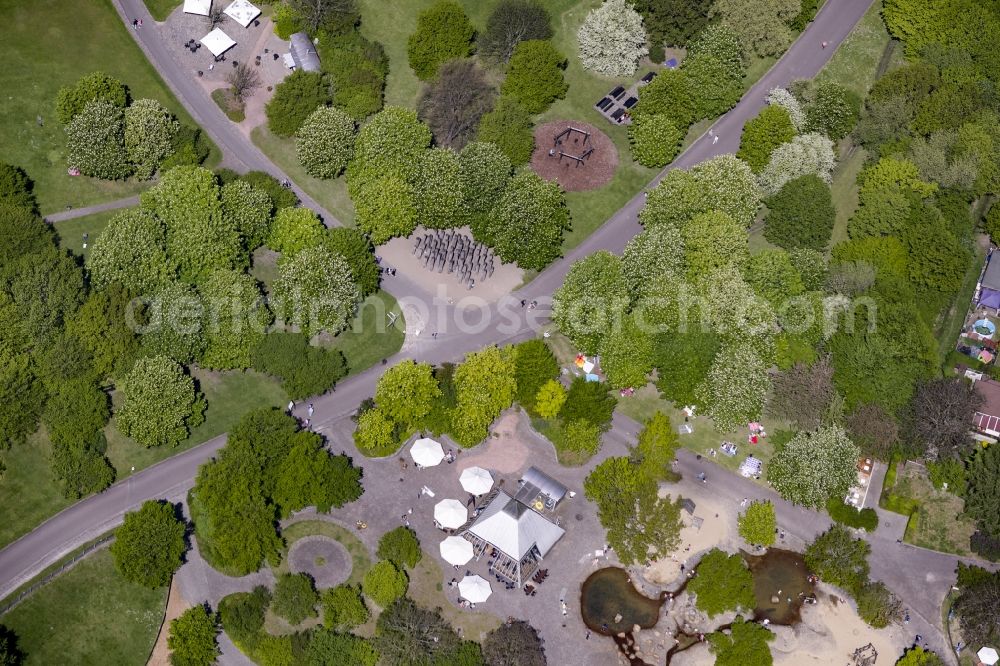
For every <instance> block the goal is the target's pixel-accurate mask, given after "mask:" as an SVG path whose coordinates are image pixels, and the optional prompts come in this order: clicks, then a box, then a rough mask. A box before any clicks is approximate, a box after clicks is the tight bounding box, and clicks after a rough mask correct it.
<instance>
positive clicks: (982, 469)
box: [965, 446, 1000, 537]
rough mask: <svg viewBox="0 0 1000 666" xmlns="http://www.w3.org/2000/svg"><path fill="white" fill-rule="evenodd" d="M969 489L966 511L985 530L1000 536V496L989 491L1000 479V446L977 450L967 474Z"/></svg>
mask: <svg viewBox="0 0 1000 666" xmlns="http://www.w3.org/2000/svg"><path fill="white" fill-rule="evenodd" d="M967 479H968V484H969V491H968V492H967V493H966V495H965V511H966V513H968V514H969V516H971V517H972V518H974V519H975V520H976V522H978V523H979V526H980V528H981V529H983V530H984V531H986V532H988V533H989V534H990V535H992V536H994V537H1000V497H997V495H996V494H995V493H992V492H988V491H987V490H986V489H987V488H993V487H994V485H995V484H996V482H997V479H1000V447H997V446H988V447H986V448H985V449H982V450H980V451H977V452H976V455H975V456H974V457H973V458H972V463H971V464H970V465H969V471H968V474H967Z"/></svg>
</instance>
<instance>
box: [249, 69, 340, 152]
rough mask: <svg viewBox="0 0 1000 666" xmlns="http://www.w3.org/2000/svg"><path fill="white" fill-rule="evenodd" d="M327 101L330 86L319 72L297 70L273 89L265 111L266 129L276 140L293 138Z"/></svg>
mask: <svg viewBox="0 0 1000 666" xmlns="http://www.w3.org/2000/svg"><path fill="white" fill-rule="evenodd" d="M330 101H331V96H330V85H329V83H327V82H326V81H325V80H324V78H323V75H322V74H321V73H320V72H307V71H305V70H304V69H297V70H295V71H294V72H292V73H291V74H290V75H289V76H286V77H285V79H284V80H283V81H282V82H281V83H279V84H278V85H277V87H275V89H274V95H273V96H272V97H271V101H270V102H268V103H267V106H266V107H265V108H264V111H265V113H266V114H267V127H268V129H270V130H271V132H272V133H273V134H275V135H277V136H292V135H294V134H295V133H296V132H298V131H299V128H300V127H302V124H303V123H304V122H305V121H306V119H307V118H308V117H309V116H311V115H312V114H313V112H314V111H316V109H317V108H318V107H321V106H326V105H327V104H329V103H330Z"/></svg>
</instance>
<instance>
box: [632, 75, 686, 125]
mask: <svg viewBox="0 0 1000 666" xmlns="http://www.w3.org/2000/svg"><path fill="white" fill-rule="evenodd" d="M694 98H695V91H694V89H693V87H692V85H691V81H690V80H689V79H688V76H687V73H686V72H684V71H682V70H680V69H667V70H664V71H662V72H660V73H659V74H657V75H656V78H655V79H653V80H652V81H650V82H649V83H648V84H647V85H644V86H643V87H642V88H640V89H639V103H638V104H636V105H635V107H634V110H633V114H632V115H633V117H634V118H635V119H638V118H641V117H642V116H653V115H657V116H666V118H668V119H669V120H670V121H671V122H672V123H673V124H674V126H675V127H676V128H677V129H678V130H679V131H681V132H682V133H683V132H686V131H687V127H688V125H690V124H691V122H692V121H693V120H694Z"/></svg>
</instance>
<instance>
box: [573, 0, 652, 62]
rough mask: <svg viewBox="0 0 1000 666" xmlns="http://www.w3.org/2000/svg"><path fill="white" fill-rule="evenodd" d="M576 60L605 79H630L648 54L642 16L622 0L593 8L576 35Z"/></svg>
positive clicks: (612, 0)
mask: <svg viewBox="0 0 1000 666" xmlns="http://www.w3.org/2000/svg"><path fill="white" fill-rule="evenodd" d="M577 39H578V40H579V44H580V61H581V62H582V63H583V66H584V67H585V68H586V69H589V70H593V71H595V72H598V73H599V74H604V75H606V76H630V75H632V74H634V73H635V68H636V66H637V64H638V62H639V59H640V58H642V57H643V56H645V55H646V54H647V53H649V49H648V48H646V30H645V28H643V25H642V16H641V15H640V14H639V12H637V11H635V9H634V7H633V6H632V5H631V4H629V3H627V2H626V1H625V0H607V2H605V3H604V4H603V5H601V6H600V7H597V8H595V9H593V10H592V11H591V12H590V13H589V14H587V18H585V19H584V20H583V25H581V26H580V30H579V32H577Z"/></svg>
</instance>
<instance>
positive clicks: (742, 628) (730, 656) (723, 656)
mask: <svg viewBox="0 0 1000 666" xmlns="http://www.w3.org/2000/svg"><path fill="white" fill-rule="evenodd" d="M773 640H774V634H772V633H771V632H770V631H769V630H768V629H767V627H765V626H763V625H760V624H757V623H756V622H750V621H747V620H745V619H743V616H737V617H736V619H735V620H733V623H732V626H731V627H730V629H729V633H728V634H725V633H723V632H721V631H716V632H713V633H711V634H709V636H708V644H709V646H710V648H711V650H712V652H713V653H715V663H716V666H771V664H773V663H774V657H772V656H771V650H770V648H768V647H767V644H768V642H769V641H773Z"/></svg>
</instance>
